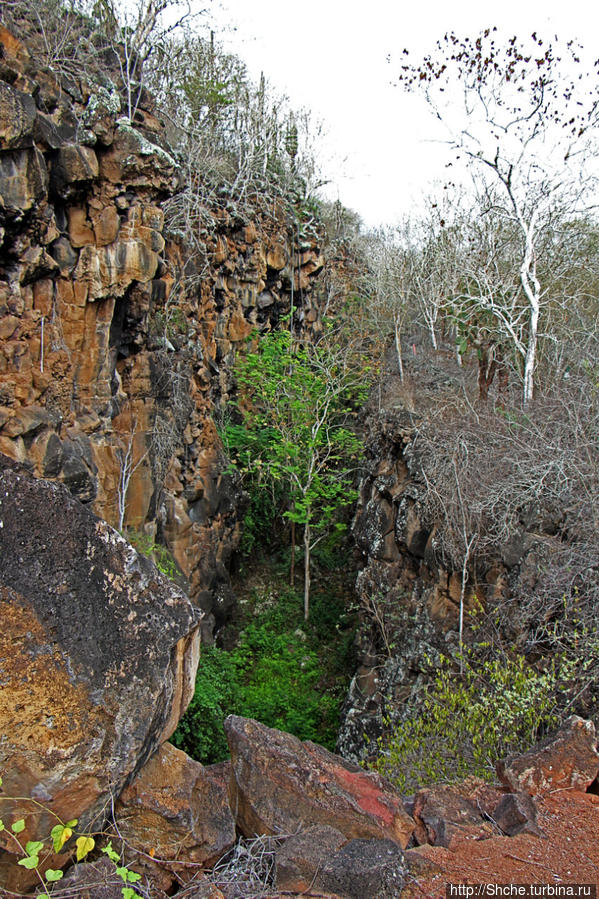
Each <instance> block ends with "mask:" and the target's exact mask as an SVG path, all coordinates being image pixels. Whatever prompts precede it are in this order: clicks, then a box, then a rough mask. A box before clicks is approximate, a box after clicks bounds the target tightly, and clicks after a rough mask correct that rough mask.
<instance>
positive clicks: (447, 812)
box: [411, 778, 499, 846]
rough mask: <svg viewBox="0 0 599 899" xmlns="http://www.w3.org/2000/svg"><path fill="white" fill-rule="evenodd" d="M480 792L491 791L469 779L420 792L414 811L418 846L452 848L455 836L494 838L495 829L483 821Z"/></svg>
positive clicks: (414, 802) (415, 800)
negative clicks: (492, 836) (427, 844)
mask: <svg viewBox="0 0 599 899" xmlns="http://www.w3.org/2000/svg"><path fill="white" fill-rule="evenodd" d="M479 789H480V790H483V791H484V790H488V789H489V788H488V787H486V785H485V784H484V782H483V781H478V780H477V779H476V778H469V779H467V780H466V781H464V782H463V783H460V784H440V785H438V786H434V787H429V788H427V789H424V790H419V792H418V793H416V795H415V797H414V801H413V805H412V809H411V811H412V814H413V816H414V820H415V822H416V834H415V836H416V840H417V841H418V843H421V844H422V843H431V844H432V845H434V846H449V845H450V843H451V841H452V839H453V838H454V837H465V836H468V837H469V838H472V837H476V838H484V837H489V836H491V835H492V833H493V828H492V826H491V824H490V823H489V822H488V821H487V820H485V819H484V818H483V805H482V803H480V802H479V801H477V790H479ZM497 798H499V797H497Z"/></svg>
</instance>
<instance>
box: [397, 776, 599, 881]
mask: <svg viewBox="0 0 599 899" xmlns="http://www.w3.org/2000/svg"><path fill="white" fill-rule="evenodd" d="M536 802H537V807H538V818H537V823H538V825H539V826H540V827H541V828H542V830H543V831H544V833H545V834H546V835H547V838H546V839H540V838H539V837H535V836H530V835H521V836H515V837H503V836H494V837H490V838H488V839H482V840H481V839H468V838H466V837H465V838H460V837H457V838H456V837H454V839H453V840H452V842H451V843H450V846H449V848H448V849H444V848H441V847H439V846H422V847H420V848H419V849H418V850H417V853H418V855H419V856H422V858H423V864H422V866H420V865H419V867H421V872H422V873H417V872H416V871H414V873H413V875H412V876H411V878H410V882H409V883H408V884H407V885H406V888H405V890H404V893H403V895H404V896H406V899H408V897H409V899H425V897H426V899H438V897H443V899H445V887H446V884H447V883H470V884H478V883H494V884H498V883H501V884H566V883H569V884H572V883H585V884H596V885H597V884H599V796H597V795H594V794H591V793H580V792H577V791H573V790H561V791H556V792H555V793H551V794H549V795H548V796H546V797H544V798H541V797H540V796H539V797H537V798H536ZM425 859H427V860H428V861H429V862H430V863H431V868H430V870H429V871H428V872H427V871H426V870H425V869H426V868H427V867H428V865H427V864H426V862H425V861H424V860H425ZM433 866H434V868H436V869H437V871H436V872H435V871H434V870H433Z"/></svg>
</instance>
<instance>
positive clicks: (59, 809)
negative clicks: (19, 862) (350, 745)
mask: <svg viewBox="0 0 599 899" xmlns="http://www.w3.org/2000/svg"><path fill="white" fill-rule="evenodd" d="M0 606H1V608H0V614H1V617H2V631H1V633H0V644H1V646H0V690H1V694H2V702H1V703H0V732H1V733H2V735H3V736H2V741H1V742H0V770H2V775H3V784H2V787H3V790H4V792H5V794H6V795H8V796H20V797H23V798H22V799H21V800H14V801H12V802H9V803H7V802H6V801H5V802H3V817H4V814H8V816H9V818H8V819H9V820H15V819H18V818H19V817H23V818H25V820H26V822H27V831H26V836H27V838H28V839H36V838H38V837H39V835H40V834H41V835H44V836H45V835H46V834H48V833H49V832H50V830H51V829H52V827H53V826H54V824H55V823H56V821H57V820H62V821H63V822H64V821H69V820H71V819H74V818H78V819H79V826H80V828H81V829H82V830H86V829H90V830H93V829H95V827H94V825H96V827H97V825H99V824H100V825H101V822H102V821H103V819H104V816H105V815H106V814H107V811H108V810H109V809H110V806H111V801H112V800H113V798H115V797H117V796H118V795H119V793H120V792H121V790H122V789H123V787H124V785H125V784H126V783H127V781H129V780H130V779H131V777H132V776H133V775H134V774H135V773H136V772H137V771H138V770H139V769H140V768H141V767H142V765H143V764H144V763H145V762H146V760H147V759H148V758H150V757H151V756H152V755H153V754H154V753H155V752H156V750H157V749H158V748H159V747H160V746H161V744H162V743H163V742H164V741H165V740H167V739H168V737H169V736H170V735H171V734H172V733H173V731H174V729H175V727H176V726H177V723H178V721H179V718H180V716H181V714H182V713H183V711H184V710H185V708H186V706H187V703H188V702H189V700H190V699H191V697H192V695H193V689H194V682H195V673H196V668H197V663H198V658H199V639H200V633H199V623H200V617H201V616H200V613H199V612H198V610H197V608H195V607H194V606H193V605H192V604H191V602H190V601H189V599H188V598H187V597H186V596H185V594H184V593H183V592H182V591H181V590H180V589H179V588H178V587H177V586H175V584H173V583H172V582H170V581H168V580H167V579H166V578H164V577H163V576H162V575H161V574H160V573H159V572H158V571H157V569H156V568H155V567H154V565H153V564H152V563H151V562H150V561H149V560H148V559H146V558H145V557H143V556H139V555H138V554H137V553H136V552H135V550H134V549H133V548H132V547H131V546H130V545H129V544H128V543H127V542H126V541H125V540H124V539H123V538H122V537H121V536H120V535H119V534H118V533H117V532H116V531H114V530H113V529H112V528H111V527H110V526H109V525H107V524H106V523H105V522H103V521H101V520H100V519H98V518H97V517H96V516H94V515H93V514H92V513H91V511H90V510H89V509H86V508H85V506H83V505H82V504H81V503H79V502H78V501H77V500H76V499H74V498H73V497H72V496H71V494H70V493H69V492H68V491H67V490H66V489H65V487H64V486H62V485H59V484H53V483H50V482H47V481H44V480H37V479H34V478H32V477H31V476H30V475H29V474H28V473H26V472H24V471H23V470H22V469H19V468H18V466H15V465H14V463H12V462H10V461H9V460H6V459H5V458H4V457H2V460H0ZM29 797H30V798H31V800H33V802H31V801H29ZM7 806H8V807H7ZM0 836H1V835H0ZM0 845H1V846H2V848H3V849H4V850H5V855H4V856H3V857H2V859H0V879H1V880H2V882H3V883H4V885H5V886H10V884H11V883H13V877H14V876H16V883H17V884H19V883H20V875H25V873H26V872H25V869H24V868H23V867H20V868H18V869H17V868H16V866H15V868H14V870H13V873H12V874H11V873H10V872H9V873H7V874H6V877H4V875H3V873H1V869H2V868H4V867H8V868H9V869H10V866H11V853H13V852H15V846H14V844H13V843H11V841H10V840H8V839H4V840H2V841H1V843H0ZM48 864H49V863H48Z"/></svg>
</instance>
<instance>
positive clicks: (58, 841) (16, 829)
mask: <svg viewBox="0 0 599 899" xmlns="http://www.w3.org/2000/svg"><path fill="white" fill-rule="evenodd" d="M1 787H2V778H1V777H0V788H1ZM0 800H3V801H5V802H30V803H32V804H33V805H34V806H37V807H38V808H39V809H40V810H42V811H44V812H46V813H48V814H50V815H52V816H53V817H54V818H55V819H56V821H57V823H56V824H55V825H54V827H53V828H52V830H51V831H50V834H49V836H48V837H45V838H44V839H42V840H28V841H27V842H26V843H24V842H23V838H22V837H21V834H22V833H23V832H24V831H25V829H26V827H27V822H26V819H25V818H18V819H16V820H15V821H12V822H11V823H10V825H6V824H5V823H4V821H3V820H2V819H1V818H0V832H2V831H4V833H5V834H7V835H8V837H9V840H10V842H12V843H13V845H14V846H16V848H17V852H18V853H19V854H20V855H21V858H20V859H19V861H18V862H17V864H18V865H21V867H23V868H26V869H27V870H28V871H35V873H36V875H37V877H38V880H39V886H40V887H41V889H42V890H43V892H42V893H38V894H37V897H36V899H46V897H49V896H50V891H49V889H48V887H49V885H52V884H54V883H56V882H57V881H59V880H61V879H62V877H63V875H64V872H63V871H62V870H61V869H60V868H50V867H46V868H44V865H45V864H46V862H47V860H48V859H49V857H50V856H51V855H52V853H54V854H58V853H59V852H61V851H62V849H63V848H64V846H65V844H66V843H68V841H69V840H70V839H71V838H72V837H73V836H74V833H75V831H74V828H75V827H76V826H77V823H78V819H77V818H73V819H72V820H71V821H66V822H65V821H62V820H61V818H60V817H59V816H58V815H57V814H56V813H55V812H54V811H52V809H49V808H48V807H47V806H44V805H42V804H41V803H39V802H38V801H37V800H35V799H31V798H30V797H23V796H5V795H2V796H0ZM95 845H96V841H95V839H94V837H93V836H91V834H86V833H83V834H80V835H79V836H77V837H76V839H75V850H74V851H75V859H76V861H77V862H80V861H83V859H85V858H87V856H88V855H89V853H90V852H91V851H92V850H93V849H94V848H95ZM101 851H102V852H103V853H105V854H106V855H107V856H108V857H109V858H110V860H111V861H112V862H113V863H114V865H115V870H116V873H117V874H118V875H119V877H120V878H121V879H122V881H123V882H124V884H125V886H123V888H122V891H121V892H122V895H123V899H135V896H137V895H138V893H136V892H135V890H134V889H133V888H132V887H130V886H127V884H130V883H137V881H138V880H140V879H141V874H137V873H136V872H135V871H130V870H129V868H128V867H127V866H126V865H122V864H121V857H120V855H119V854H118V853H117V852H115V851H114V850H113V848H112V844H111V843H110V842H109V843H108V845H107V846H106V847H105V848H104V849H102V850H101Z"/></svg>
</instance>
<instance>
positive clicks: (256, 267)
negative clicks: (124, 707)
mask: <svg viewBox="0 0 599 899" xmlns="http://www.w3.org/2000/svg"><path fill="white" fill-rule="evenodd" d="M25 31H26V30H25ZM29 31H31V29H29ZM30 37H31V35H30ZM0 58H1V59H2V66H1V67H0V452H3V453H5V454H6V455H8V456H10V457H11V458H12V459H15V460H17V461H19V462H22V463H24V464H26V465H27V466H28V467H29V468H30V469H31V470H32V471H33V472H34V474H35V475H36V476H38V477H45V478H53V479H56V480H59V481H61V482H62V483H64V484H65V485H66V486H67V487H68V488H69V490H70V491H71V492H72V493H73V494H74V495H76V496H77V497H78V498H79V499H80V500H81V501H82V502H84V503H89V504H90V505H91V506H92V508H93V510H94V512H95V513H96V514H97V515H99V516H100V517H101V518H103V519H105V520H106V521H107V522H109V523H110V524H112V525H113V526H116V527H119V528H121V527H122V528H125V529H129V531H131V532H133V531H137V532H139V531H142V532H143V534H144V535H145V537H147V538H148V539H149V541H150V543H151V542H152V540H154V539H157V540H158V542H160V543H161V544H162V545H165V546H166V547H167V548H168V549H169V550H170V552H171V553H172V555H173V556H174V558H175V560H176V563H177V565H178V567H179V569H180V571H181V573H182V576H183V577H184V578H185V579H186V586H187V589H188V593H189V595H190V597H191V598H192V599H193V600H194V602H195V603H196V604H198V605H199V606H200V607H201V608H202V609H203V610H204V611H205V612H206V615H205V617H204V619H203V621H204V623H203V628H204V631H205V634H206V636H207V637H209V636H210V635H211V633H212V630H213V628H214V625H215V623H221V622H222V621H223V620H224V619H225V618H226V616H227V614H228V611H229V610H230V608H231V605H232V603H233V601H234V599H233V596H232V593H231V589H230V584H229V578H228V573H227V568H228V562H229V559H230V556H231V553H232V551H233V549H234V547H235V545H236V542H237V540H238V536H239V520H240V515H241V513H242V511H243V502H242V494H241V491H240V488H239V485H238V484H237V483H236V482H235V480H234V479H232V478H231V476H230V475H229V474H225V469H226V467H227V462H226V459H225V456H224V453H223V450H222V446H221V442H220V439H219V437H218V434H217V430H216V427H215V424H214V418H215V417H216V418H217V417H218V405H219V404H220V403H221V402H225V401H226V399H227V396H228V391H229V389H230V385H231V370H230V369H231V363H232V361H233V358H234V354H235V350H236V348H239V347H240V346H243V345H244V344H245V341H246V339H247V337H248V335H249V334H250V333H251V332H252V330H253V329H258V330H260V329H269V328H270V327H272V326H274V325H276V323H277V322H278V321H279V320H280V318H281V316H282V315H285V314H287V313H289V312H290V311H291V308H292V303H291V297H292V295H293V296H294V301H293V309H294V312H295V318H296V323H297V327H298V328H299V327H303V326H306V327H312V326H314V327H315V326H316V323H317V320H318V309H317V303H316V301H315V299H314V296H313V294H312V289H311V288H312V284H313V282H314V279H315V277H316V275H317V274H318V272H319V271H320V269H321V268H322V264H323V260H322V256H321V254H320V249H319V246H318V241H317V237H316V234H315V233H313V234H312V235H311V236H310V235H308V239H307V240H306V239H305V236H304V238H302V240H301V241H300V242H299V243H298V235H297V224H296V223H295V219H294V218H293V217H291V218H290V217H289V214H288V212H287V210H286V207H285V203H284V202H283V201H282V200H281V202H280V203H279V202H278V201H276V202H274V204H273V205H272V207H269V210H270V211H269V212H268V214H266V213H264V210H263V209H262V210H261V209H260V208H255V209H254V208H249V207H248V208H246V207H244V208H243V209H237V208H236V205H235V203H234V202H231V203H227V204H225V203H222V204H218V205H216V206H214V207H213V208H212V207H210V208H208V207H206V208H203V209H202V211H201V215H200V219H201V221H200V220H198V221H197V222H196V223H195V225H193V226H192V227H191V231H188V233H184V232H185V227H186V225H185V222H186V221H187V219H186V216H185V207H184V201H183V200H182V199H180V192H181V190H182V188H183V186H184V185H183V178H182V176H181V170H182V166H181V162H182V161H181V160H180V159H178V158H177V157H176V154H175V153H173V151H172V150H171V149H170V148H169V147H168V146H167V144H166V141H165V137H164V128H163V126H162V124H161V122H160V120H159V119H158V118H157V116H156V114H155V113H156V110H155V109H153V108H150V107H151V103H152V101H151V98H149V97H148V96H146V95H145V94H144V96H143V98H142V102H141V104H140V106H139V108H138V111H137V115H136V118H135V121H134V123H133V124H132V123H131V122H129V121H128V120H127V119H125V118H124V117H123V115H122V112H123V109H122V106H121V98H120V96H119V92H118V90H117V88H116V86H115V84H114V83H112V82H111V81H110V78H109V77H106V76H107V75H109V74H110V73H109V72H108V73H106V75H105V77H104V78H103V79H101V82H102V83H97V82H96V81H94V80H93V78H92V76H91V75H90V74H89V73H88V72H84V71H82V72H81V73H80V74H79V76H78V77H70V78H68V79H66V80H65V79H64V78H63V79H62V81H59V80H57V79H59V76H58V75H57V76H56V78H55V77H54V76H53V74H52V72H51V71H50V70H48V69H47V68H44V67H43V66H41V65H38V64H37V63H36V58H35V46H31V47H30V48H29V47H28V48H27V49H26V48H25V47H24V46H23V45H22V44H21V43H20V42H19V40H18V39H17V37H16V36H15V35H12V34H10V32H8V31H7V30H6V29H5V28H2V27H0ZM144 104H145V105H144ZM146 106H147V107H148V108H146ZM181 204H183V205H181ZM200 232H201V233H200ZM189 240H191V242H192V244H193V246H192V247H190V246H189V245H188V243H187V242H186V241H189ZM127 466H129V467H130V469H131V471H130V477H129V478H128V483H127V485H126V489H125V487H124V484H123V480H122V476H123V471H124V469H126V468H127ZM123 492H125V493H126V495H124V496H123Z"/></svg>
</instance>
